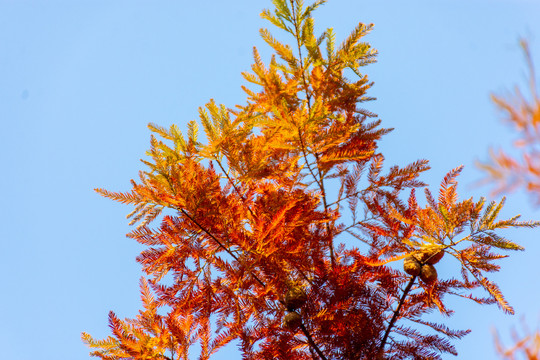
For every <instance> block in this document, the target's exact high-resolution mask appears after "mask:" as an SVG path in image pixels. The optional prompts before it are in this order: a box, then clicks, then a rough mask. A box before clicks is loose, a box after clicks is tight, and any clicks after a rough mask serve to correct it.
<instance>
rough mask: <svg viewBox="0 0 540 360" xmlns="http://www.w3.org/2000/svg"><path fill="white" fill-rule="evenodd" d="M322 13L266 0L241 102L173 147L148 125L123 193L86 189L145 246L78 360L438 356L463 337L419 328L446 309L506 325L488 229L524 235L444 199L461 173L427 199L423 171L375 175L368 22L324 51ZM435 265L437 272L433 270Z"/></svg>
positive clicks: (203, 118) (377, 131)
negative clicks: (105, 329) (488, 311)
mask: <svg viewBox="0 0 540 360" xmlns="http://www.w3.org/2000/svg"><path fill="white" fill-rule="evenodd" d="M324 2H325V1H324V0H317V1H315V2H313V3H312V4H311V5H309V6H304V4H303V3H302V0H273V4H274V6H275V9H274V10H273V11H270V10H264V11H263V12H262V17H263V18H265V19H267V20H268V21H270V23H271V24H272V25H274V26H275V27H277V28H279V29H280V30H282V31H284V32H286V33H288V34H289V36H290V39H291V43H290V44H284V43H282V42H280V41H278V40H277V39H276V38H275V37H274V36H273V35H272V34H271V33H270V32H269V31H268V30H266V29H262V30H261V36H262V37H263V39H264V40H265V41H266V42H267V43H268V44H269V45H270V46H271V47H272V49H273V50H274V52H275V55H274V56H273V57H272V58H271V60H270V61H269V63H268V64H265V63H264V62H263V60H262V59H261V58H260V56H259V54H258V52H257V50H256V49H255V50H254V64H253V66H252V68H251V72H246V73H244V77H245V79H246V80H247V81H248V82H249V83H251V84H252V85H251V86H250V87H249V88H248V87H245V88H244V90H245V92H246V94H247V102H246V104H244V105H237V106H236V107H235V108H228V107H226V106H223V105H218V104H216V103H215V102H213V101H210V102H209V103H208V104H206V106H205V107H204V108H201V109H200V124H201V126H202V128H203V130H204V134H205V135H206V139H205V140H201V139H200V137H199V129H198V128H199V125H197V123H195V122H190V123H188V126H187V128H188V130H187V136H184V135H183V134H182V133H181V132H180V130H179V129H178V127H177V126H175V125H173V126H171V127H170V128H169V129H165V128H162V127H160V126H158V125H155V124H150V125H149V127H150V129H151V130H152V131H153V132H154V133H155V134H156V135H155V136H152V138H151V148H150V150H149V152H148V155H149V159H148V160H143V162H144V163H145V165H146V166H147V167H148V169H147V170H146V171H142V172H141V173H140V179H139V181H138V182H136V181H132V189H131V191H129V192H124V193H119V192H109V191H107V190H103V189H98V190H97V191H98V192H99V193H100V194H102V195H104V196H106V197H108V198H111V199H113V200H116V201H120V202H122V203H126V204H131V205H133V206H134V210H133V211H132V212H131V213H130V214H129V215H128V218H131V219H132V221H131V224H137V223H138V226H137V227H136V229H135V230H133V231H132V232H130V233H129V234H128V236H129V237H131V238H133V239H135V240H136V241H138V242H140V243H141V244H144V245H146V246H147V248H146V249H145V250H144V251H143V252H142V253H141V254H140V256H139V257H138V258H137V260H138V261H139V262H140V263H141V265H142V267H143V270H144V272H145V273H146V275H147V276H146V277H143V278H142V279H141V294H142V303H143V304H142V305H143V309H142V310H141V311H140V313H139V314H138V315H137V316H136V317H135V318H133V319H125V320H122V319H119V318H118V317H117V316H116V315H115V314H114V313H113V312H111V313H110V315H109V323H110V327H111V329H112V336H109V337H108V338H106V339H103V340H97V339H94V338H92V337H91V336H90V335H88V334H86V333H83V336H82V337H83V340H84V341H85V342H86V343H87V344H88V345H89V346H90V347H91V348H92V353H91V354H92V355H93V356H97V357H100V358H102V359H166V360H177V359H184V360H187V359H189V358H190V355H189V354H190V350H192V351H195V352H196V353H197V356H198V358H199V359H209V358H211V357H212V355H213V354H215V353H216V352H217V351H218V350H219V349H220V348H222V347H223V346H225V345H227V344H229V343H231V342H234V343H235V344H237V346H238V349H239V352H240V353H241V356H242V358H243V359H321V360H331V359H347V360H352V359H366V360H367V359H426V360H427V359H440V358H441V355H442V354H444V353H450V354H456V351H455V348H454V347H453V345H452V344H451V342H450V340H452V339H459V338H461V337H462V336H464V335H465V334H467V333H468V332H469V330H466V329H464V330H452V329H449V328H448V327H447V326H445V324H440V323H434V322H431V321H428V320H427V319H426V318H425V314H427V313H430V312H433V311H434V310H435V311H439V312H440V313H442V314H444V315H451V314H452V310H451V309H449V308H448V307H447V305H446V303H445V295H457V296H461V297H465V298H468V299H470V300H472V301H474V302H477V303H480V304H493V303H494V304H497V305H498V306H499V307H500V308H501V309H502V310H503V311H505V312H507V313H512V312H513V310H512V307H511V306H510V305H509V304H508V303H507V302H506V301H505V299H504V297H503V295H502V294H501V292H500V290H499V288H498V286H497V284H495V283H494V282H493V281H491V280H489V278H488V276H487V275H488V274H489V273H490V272H494V271H497V270H499V266H498V265H497V264H496V263H495V261H496V260H498V259H500V258H503V257H505V256H506V255H503V254H501V251H505V250H521V249H522V248H521V246H519V245H517V244H515V243H513V242H511V241H510V240H507V239H505V238H503V237H501V236H500V235H499V234H498V233H497V230H498V229H502V228H507V227H520V226H523V227H534V226H537V225H539V224H538V223H536V222H518V221H517V220H518V217H519V216H515V217H512V218H510V219H506V220H498V219H497V217H498V214H499V212H500V210H501V208H502V206H503V202H504V201H502V202H500V203H494V202H491V203H489V202H486V200H485V199H483V198H482V199H479V200H473V199H466V200H459V199H458V195H457V180H456V178H457V176H458V175H459V173H460V171H461V170H462V168H461V167H458V168H456V169H454V170H451V171H450V172H449V173H448V174H447V175H446V177H445V178H444V179H443V180H442V183H441V185H440V188H439V190H438V194H437V195H433V194H432V192H431V191H430V190H428V189H427V187H426V184H424V183H423V182H422V181H420V180H419V176H420V174H421V173H422V172H424V171H426V170H428V168H429V166H428V162H427V160H419V161H417V162H414V163H412V164H409V165H406V166H404V167H398V166H392V167H390V168H389V169H388V170H385V171H383V163H384V156H383V155H382V154H381V153H380V152H378V151H377V143H378V141H379V140H380V139H381V137H382V136H383V135H384V134H386V133H388V132H389V131H390V130H391V129H385V128H383V127H381V126H380V125H381V120H379V119H377V117H376V115H375V114H373V113H371V112H370V111H369V110H366V109H365V108H363V106H364V104H365V103H367V102H368V101H369V100H372V98H370V97H369V96H368V95H367V91H368V89H369V88H370V87H371V85H372V84H371V83H370V82H369V80H368V78H367V76H366V75H365V74H363V72H362V71H363V70H362V69H363V66H365V65H367V64H369V63H372V62H374V61H375V56H376V51H375V50H374V49H372V48H371V46H370V45H369V44H368V43H366V42H363V37H364V35H366V34H367V33H368V32H369V31H370V30H371V28H372V25H365V24H359V25H358V26H357V27H356V28H355V29H354V30H353V31H352V33H351V34H350V35H349V36H348V37H347V38H346V39H345V40H344V41H343V42H341V44H339V45H338V44H337V43H336V40H335V36H334V33H333V31H332V29H327V30H326V31H324V32H323V33H322V34H320V35H316V34H315V33H314V20H313V17H312V14H313V11H314V10H315V9H316V8H317V7H318V6H320V5H322V4H323V3H324ZM346 75H347V76H348V77H353V78H352V79H349V78H348V77H346ZM419 188H423V191H424V194H425V201H423V202H424V205H421V204H420V203H419V202H418V201H417V198H416V195H415V190H416V189H419ZM160 214H161V215H160ZM158 217H159V221H160V224H159V225H156V226H154V227H151V226H150V225H151V222H152V221H153V220H155V219H157V218H158ZM443 255H444V256H446V257H447V258H451V260H453V264H454V268H455V270H454V271H453V272H452V273H451V274H446V273H445V274H440V275H438V274H437V270H436V267H435V266H436V263H437V262H438V261H439V260H440V259H441V257H442V256H443ZM456 275H458V276H457V277H455V276H456ZM478 290H480V291H482V290H483V291H484V292H483V294H479V293H478ZM192 356H193V355H192Z"/></svg>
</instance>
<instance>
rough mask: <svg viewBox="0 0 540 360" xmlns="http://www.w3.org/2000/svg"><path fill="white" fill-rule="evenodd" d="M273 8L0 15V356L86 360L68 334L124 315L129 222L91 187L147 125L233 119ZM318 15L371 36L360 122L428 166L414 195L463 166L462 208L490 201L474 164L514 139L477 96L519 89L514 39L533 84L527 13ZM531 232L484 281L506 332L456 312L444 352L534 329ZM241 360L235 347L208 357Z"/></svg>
mask: <svg viewBox="0 0 540 360" xmlns="http://www.w3.org/2000/svg"><path fill="white" fill-rule="evenodd" d="M306 2H307V0H306ZM270 6H271V3H270V0H258V1H254V0H236V1H223V0H220V1H217V0H216V1H204V2H203V1H200V2H197V1H189V2H188V1H149V0H148V1H139V0H131V1H127V0H114V1H111V0H64V1H62V0H49V1H37V0H36V1H30V0H0V121H1V124H2V127H1V130H0V160H1V164H2V172H1V174H2V176H0V186H1V187H0V188H1V189H2V200H1V203H2V206H1V207H0V222H1V228H2V232H1V235H0V239H1V244H2V250H1V253H2V255H3V256H2V259H1V261H0V273H1V274H3V281H2V289H3V290H2V295H1V296H0V309H1V311H0V349H1V351H0V358H2V359H6V360H35V359H41V360H84V359H89V355H88V350H87V348H86V347H85V346H84V345H83V344H82V343H81V341H80V333H81V331H86V332H89V333H90V334H92V335H94V336H96V337H106V336H107V335H109V329H108V326H107V313H108V311H109V310H114V311H115V312H116V313H117V314H118V315H119V316H120V317H122V318H124V317H134V316H135V315H136V314H137V311H138V309H139V308H140V300H139V287H138V279H139V277H140V276H141V271H140V267H139V265H138V264H137V263H136V262H135V257H136V255H137V254H138V253H139V252H140V251H141V247H140V246H139V245H137V244H136V243H134V242H133V241H132V240H129V239H126V238H125V237H124V234H125V233H127V232H128V231H129V227H128V225H127V221H126V219H125V215H126V214H127V213H128V212H130V211H131V209H130V208H129V207H127V206H123V205H120V204H118V203H114V202H112V201H110V200H107V199H104V198H101V197H99V196H98V195H97V194H96V193H94V192H93V188H96V187H104V188H107V189H110V190H115V191H126V190H129V188H130V184H129V180H130V179H132V178H136V177H137V173H138V171H139V170H140V169H142V168H143V167H142V166H143V165H142V164H141V163H140V162H139V159H140V158H142V157H144V152H145V151H146V149H148V147H149V137H150V133H149V130H148V129H147V128H146V124H147V123H149V122H156V123H158V124H161V125H164V126H166V125H169V124H172V123H176V124H178V125H179V126H181V127H184V126H185V124H186V123H187V121H189V120H192V119H195V118H196V116H197V108H198V107H199V106H202V105H204V104H205V103H206V102H207V101H208V100H209V99H210V98H215V99H216V101H217V102H219V103H223V104H225V105H227V106H230V107H232V106H234V105H235V104H238V103H240V104H242V103H244V99H245V97H244V95H243V92H242V90H241V89H240V86H241V85H242V84H244V81H243V79H242V77H241V75H240V73H241V71H244V70H247V69H249V66H250V64H251V62H252V57H251V50H252V46H254V45H255V46H257V47H259V48H260V49H261V52H262V54H263V56H265V59H266V60H268V56H267V55H268V54H269V52H268V51H267V50H266V49H267V48H266V47H265V45H264V44H263V42H262V40H261V39H260V38H259V36H258V29H259V28H260V27H263V26H264V27H266V26H269V25H268V24H266V23H265V22H264V21H263V20H261V19H260V18H259V13H260V11H261V10H262V9H263V8H267V7H270ZM315 17H316V21H317V29H319V30H320V31H322V30H324V28H326V27H329V26H332V27H334V29H335V30H336V33H337V35H338V39H343V38H344V37H345V36H346V35H348V33H349V31H350V30H352V28H353V27H354V26H355V25H356V24H357V23H358V22H360V21H361V22H365V23H374V24H375V29H374V31H373V32H372V33H371V34H370V35H369V36H368V37H367V38H366V40H368V41H369V42H370V43H371V44H372V45H373V46H374V47H375V48H376V49H378V50H379V54H380V55H379V62H378V63H377V64H373V65H370V66H369V67H367V68H365V72H366V73H367V74H368V75H369V77H370V78H371V80H373V81H374V82H375V86H374V88H373V89H372V92H371V95H373V96H376V97H377V98H378V100H377V101H375V102H372V103H371V104H366V108H367V109H368V110H370V111H373V112H376V113H378V114H379V116H380V117H381V119H382V120H383V126H385V127H395V128H396V130H395V131H394V132H392V133H391V134H389V135H387V136H386V138H385V139H384V140H383V141H382V143H381V150H382V151H383V153H384V154H385V156H386V157H387V165H392V164H397V165H405V164H407V163H409V162H412V161H414V160H417V159H420V158H427V159H429V160H430V161H431V166H432V168H433V169H432V170H431V171H430V172H429V173H428V174H426V175H425V176H424V177H423V179H424V180H425V181H426V182H428V183H430V184H432V188H433V189H435V188H436V186H438V184H439V183H440V181H441V179H442V177H443V176H444V174H445V173H446V172H447V171H449V170H450V169H452V168H454V167H456V166H458V165H460V164H464V165H465V166H466V167H465V170H464V173H463V175H462V176H461V177H460V181H461V185H460V188H459V189H460V193H461V196H462V198H467V197H469V196H473V195H474V196H475V197H476V196H480V195H482V194H487V193H488V192H489V188H485V187H483V188H478V187H473V186H472V183H473V182H474V181H476V180H478V179H479V178H480V176H481V174H480V173H479V172H478V170H476V169H475V167H474V162H475V160H477V159H485V158H486V156H487V151H488V148H489V147H490V146H507V145H509V144H510V143H511V141H512V140H513V138H514V134H513V133H512V132H511V131H510V130H509V129H508V128H506V127H505V126H504V125H502V122H501V121H500V117H499V114H498V113H497V112H496V110H495V108H494V106H493V105H492V104H491V103H490V100H489V94H490V93H491V92H496V93H502V92H504V91H505V90H507V89H510V88H511V87H512V86H513V85H514V84H516V83H519V84H522V83H524V79H525V75H526V71H525V70H526V69H525V65H524V64H525V62H524V61H523V56H522V53H521V52H520V49H519V46H518V38H519V37H520V36H525V37H527V38H529V39H530V40H531V45H532V50H533V56H534V58H535V59H536V63H537V65H538V68H540V20H539V19H540V2H539V1H533V0H531V1H518V0H515V1H497V0H483V1H480V0H468V1H455V0H454V1H450V0H448V1H446V0H445V1H442V0H441V1H438V0H430V1H401V0H385V1H380V0H330V1H329V3H328V4H326V5H325V6H323V7H322V8H321V9H320V10H319V11H318V12H317V13H315ZM276 31H277V30H276ZM507 204H508V205H507V208H506V210H505V212H504V214H503V215H506V216H510V215H513V214H515V213H521V214H523V215H524V218H526V219H531V218H533V219H540V211H539V210H537V209H534V208H533V207H532V206H531V204H530V203H529V201H528V199H527V197H526V196H525V195H523V194H517V195H515V196H511V197H510V199H509V200H508V202H507ZM539 231H540V230H532V231H531V230H529V231H527V230H522V231H513V232H508V233H507V234H508V236H511V237H512V238H513V239H516V240H519V241H520V242H521V243H522V244H523V245H525V246H526V248H527V251H526V252H523V253H519V254H513V256H512V257H511V258H510V259H507V260H505V261H503V270H502V272H501V273H500V274H497V275H496V276H495V277H494V279H496V280H497V281H498V283H499V284H500V286H501V288H502V290H503V292H504V293H505V294H506V296H507V299H508V300H509V301H510V303H511V304H512V305H513V306H514V307H515V309H516V313H517V315H516V316H513V317H512V316H507V315H504V314H503V313H502V312H501V311H500V310H498V309H497V308H496V307H495V306H491V307H487V306H483V307H482V306H479V305H476V304H474V303H470V302H465V301H459V300H456V301H452V304H453V305H454V306H455V310H456V314H455V316H454V317H453V318H451V319H448V321H447V324H448V325H449V326H451V327H452V326H454V327H456V328H471V329H472V330H473V332H472V334H470V335H469V336H468V337H466V338H465V339H464V340H462V341H460V342H457V343H456V344H457V348H458V351H459V353H460V355H459V356H458V358H459V359H464V360H468V359H495V358H496V357H495V355H494V350H493V338H492V334H491V330H492V329H493V328H497V329H499V331H500V332H501V333H502V334H508V333H509V332H510V330H511V328H512V326H515V325H518V324H519V321H520V318H521V317H525V318H526V319H527V320H528V322H529V324H530V325H531V326H536V325H537V324H538V323H539V322H540V305H539V304H540V302H539V301H538V300H539V299H540V290H539V287H538V275H539V272H540V262H539V261H538V256H539V255H540V244H539V242H538V240H539V238H540V236H538V235H539ZM442 264H443V265H442V266H443V267H442V268H441V270H440V271H439V273H440V275H441V276H445V274H449V275H453V274H454V273H453V271H455V267H453V265H455V264H453V263H452V262H450V261H448V262H443V263H442ZM238 358H239V356H238V355H235V352H234V349H227V351H226V352H223V354H222V355H221V356H217V357H216V359H238ZM447 358H448V359H451V358H453V357H451V356H447Z"/></svg>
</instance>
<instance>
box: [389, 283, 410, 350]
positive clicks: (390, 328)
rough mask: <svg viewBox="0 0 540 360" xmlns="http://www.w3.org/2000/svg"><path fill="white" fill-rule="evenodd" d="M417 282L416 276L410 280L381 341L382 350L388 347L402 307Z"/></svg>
mask: <svg viewBox="0 0 540 360" xmlns="http://www.w3.org/2000/svg"><path fill="white" fill-rule="evenodd" d="M415 280H416V275H414V276H411V280H409V283H408V284H407V286H406V287H405V290H403V294H402V295H401V299H399V304H398V307H397V308H396V310H394V315H393V316H392V319H390V323H389V324H388V327H387V328H386V332H385V333H384V336H383V339H382V341H381V346H380V350H381V351H383V350H384V346H385V345H386V340H388V335H390V331H391V330H392V327H393V326H394V324H395V322H396V320H397V319H398V317H399V311H400V310H401V307H402V306H403V304H404V303H405V298H406V297H407V295H408V294H409V291H410V290H411V287H412V286H413V284H414V281H415Z"/></svg>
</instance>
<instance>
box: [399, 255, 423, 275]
mask: <svg viewBox="0 0 540 360" xmlns="http://www.w3.org/2000/svg"><path fill="white" fill-rule="evenodd" d="M403 270H404V271H405V272H406V273H407V274H409V275H412V276H418V275H420V272H421V270H422V265H420V263H419V262H418V260H417V259H416V258H415V257H413V256H408V257H406V258H405V259H403Z"/></svg>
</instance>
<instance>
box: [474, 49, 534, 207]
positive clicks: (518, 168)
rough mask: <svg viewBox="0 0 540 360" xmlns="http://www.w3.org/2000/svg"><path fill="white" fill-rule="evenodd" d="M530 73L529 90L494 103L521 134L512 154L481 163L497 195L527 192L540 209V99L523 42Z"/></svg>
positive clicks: (496, 98) (493, 154)
mask: <svg viewBox="0 0 540 360" xmlns="http://www.w3.org/2000/svg"><path fill="white" fill-rule="evenodd" d="M521 46H522V48H523V51H524V53H525V59H526V60H527V65H528V69H529V88H528V89H526V91H525V92H523V91H522V90H520V88H519V87H516V89H515V91H514V93H513V94H511V95H505V96H501V95H498V96H496V95H493V96H492V100H493V102H494V103H495V105H496V106H497V108H498V109H499V110H500V111H501V113H503V114H504V120H505V122H506V123H507V124H508V125H509V126H510V127H512V129H513V130H514V131H515V132H517V135H518V138H517V140H516V141H515V142H514V146H513V150H514V151H511V152H508V151H504V150H502V149H497V150H493V149H492V150H491V151H490V154H491V159H490V161H486V162H479V163H478V165H479V167H480V168H481V169H482V170H483V171H484V173H485V174H486V177H485V179H484V182H485V183H490V184H493V185H495V188H494V190H493V193H495V194H501V193H508V192H511V191H514V190H516V189H524V190H525V191H527V192H528V193H529V194H530V195H531V196H532V199H534V202H535V203H536V205H540V160H539V159H540V96H539V95H538V93H537V89H536V88H537V84H536V76H535V71H534V65H533V60H532V56H531V53H530V50H529V44H528V42H527V41H525V40H521Z"/></svg>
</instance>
